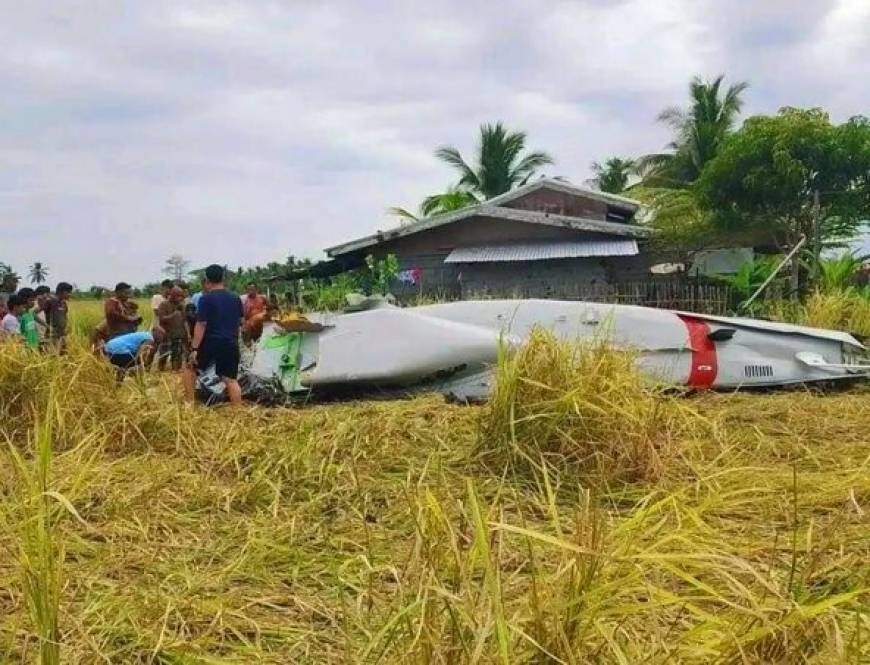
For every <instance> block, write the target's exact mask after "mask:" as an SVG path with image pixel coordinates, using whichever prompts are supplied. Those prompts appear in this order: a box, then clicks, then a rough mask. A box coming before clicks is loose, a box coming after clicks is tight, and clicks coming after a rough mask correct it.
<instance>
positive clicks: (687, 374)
mask: <svg viewBox="0 0 870 665" xmlns="http://www.w3.org/2000/svg"><path fill="white" fill-rule="evenodd" d="M536 328H541V329H544V330H548V331H550V332H552V333H553V334H554V335H556V336H557V337H558V338H559V339H562V340H565V341H572V342H573V341H579V342H583V341H592V340H600V339H602V338H606V339H607V340H608V341H609V342H610V343H612V344H613V345H614V347H616V348H624V349H630V350H631V351H632V352H633V353H636V354H637V358H638V361H637V362H638V366H639V368H640V369H641V371H643V372H644V373H645V374H647V375H649V376H651V377H652V378H654V379H655V380H657V381H661V382H665V383H668V384H673V385H681V386H688V387H690V388H695V389H722V390H733V389H741V388H761V387H774V386H788V385H794V384H809V383H815V382H825V383H827V382H841V381H846V380H855V379H866V378H868V376H870V364H867V362H866V361H864V360H862V358H863V357H864V354H865V351H866V350H865V347H864V346H863V345H862V344H861V343H860V342H859V341H858V340H857V339H856V338H855V337H853V336H852V335H849V334H847V333H843V332H836V331H832V330H821V329H816V328H808V327H803V326H795V325H789V324H784V323H774V322H770V321H762V320H755V319H747V318H730V317H719V316H708V315H704V314H693V313H688V312H678V311H670V310H663V309H652V308H648V307H637V306H631V305H613V304H604V303H591V302H561V301H553V300H485V301H463V302H454V303H445V304H436V305H426V306H421V307H410V308H399V307H394V306H391V305H388V304H386V303H383V302H377V301H375V302H370V303H368V304H367V306H363V307H361V308H360V311H353V312H345V313H334V314H331V313H323V314H314V315H311V316H309V318H308V319H307V320H304V323H302V324H301V326H298V325H297V326H293V325H291V326H289V330H291V331H290V332H288V329H285V328H282V327H280V326H278V325H276V324H272V325H270V326H267V328H266V330H265V331H264V333H263V336H262V338H261V339H260V341H259V342H258V344H257V346H256V348H255V350H254V353H253V357H252V358H251V359H250V360H249V362H248V363H247V367H246V368H245V370H244V372H243V378H244V383H245V385H246V389H247V390H248V391H249V392H250V393H252V394H253V395H257V394H263V391H264V390H265V389H267V388H268V389H269V390H271V392H272V394H273V396H274V395H282V396H286V398H287V401H292V400H293V399H294V398H303V399H304V398H306V397H308V396H312V395H313V396H314V397H317V396H318V395H329V394H335V393H347V392H353V393H354V394H358V395H359V394H362V395H365V394H375V393H378V392H387V393H389V392H392V391H398V392H404V393H413V392H422V391H426V392H440V393H443V394H444V395H447V396H449V397H451V398H455V399H458V400H461V401H478V400H483V399H486V398H487V397H488V396H489V394H490V392H491V390H492V387H493V384H494V379H495V376H494V374H495V369H494V368H495V364H496V361H497V359H498V353H499V348H500V345H502V344H507V345H509V346H510V347H518V346H520V345H522V344H523V343H524V342H525V341H526V340H527V339H528V337H529V335H530V333H531V331H532V330H533V329H536ZM206 384H207V386H206V387H207V389H206V390H205V392H206V394H207V395H208V396H209V397H210V398H212V399H214V398H218V399H219V395H220V393H221V392H222V386H221V385H220V383H219V382H217V381H215V379H214V377H213V378H212V380H211V381H210V382H209V381H206Z"/></svg>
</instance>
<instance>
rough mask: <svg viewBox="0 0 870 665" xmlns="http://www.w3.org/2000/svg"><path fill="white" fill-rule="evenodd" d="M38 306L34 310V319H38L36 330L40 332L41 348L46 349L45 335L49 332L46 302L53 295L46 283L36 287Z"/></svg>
mask: <svg viewBox="0 0 870 665" xmlns="http://www.w3.org/2000/svg"><path fill="white" fill-rule="evenodd" d="M35 293H36V308H35V309H34V310H33V319H34V321H36V330H37V333H38V334H39V348H40V349H43V350H44V349H45V337H46V335H47V334H48V321H46V319H45V303H46V302H48V299H49V298H50V297H51V289H50V288H48V287H47V286H46V285H45V284H40V285H39V286H37V287H36V291H35Z"/></svg>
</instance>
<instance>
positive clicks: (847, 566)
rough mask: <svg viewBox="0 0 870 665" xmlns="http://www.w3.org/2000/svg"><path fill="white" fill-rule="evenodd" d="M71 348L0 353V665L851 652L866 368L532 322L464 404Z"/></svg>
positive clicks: (562, 659) (869, 598)
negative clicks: (325, 392) (808, 373)
mask: <svg viewBox="0 0 870 665" xmlns="http://www.w3.org/2000/svg"><path fill="white" fill-rule="evenodd" d="M80 304H81V301H79V302H75V303H73V316H74V317H77V329H79V328H81V329H82V330H84V329H85V328H86V327H87V326H88V325H92V324H93V323H94V320H98V319H99V308H98V307H96V308H91V307H90V306H89V307H88V308H78V306H79V305H80ZM94 304H95V305H99V303H94ZM813 311H815V310H813ZM824 311H831V312H833V311H834V308H833V307H831V306H829V305H826V306H825V310H824ZM837 312H839V313H838V314H837V316H841V315H842V312H841V311H840V310H837ZM852 315H854V313H852ZM95 317H96V319H95ZM72 346H73V348H72V351H71V354H70V355H69V356H67V357H64V358H55V357H44V356H38V357H37V356H31V355H28V354H26V353H25V351H24V350H23V349H18V348H15V347H12V346H9V345H6V346H4V347H0V423H2V432H3V437H2V438H3V439H4V441H3V442H2V444H0V464H2V465H3V468H5V469H7V470H8V472H7V473H6V474H4V475H3V476H2V480H0V552H2V553H3V556H2V557H0V589H2V591H0V661H2V662H39V663H46V664H48V663H58V662H64V663H66V662H69V663H105V662H111V663H115V662H119V663H120V662H123V663H173V664H182V663H183V664H193V663H203V664H206V663H288V662H294V663H326V662H329V663H375V662H382V663H475V662H480V663H490V662H492V663H543V662H553V663H572V664H575V663H576V664H580V663H671V662H679V663H709V662H717V663H856V664H857V663H864V662H868V659H870V639H868V634H870V633H868V630H870V616H868V604H870V450H868V448H867V429H868V424H870V399H868V397H870V392H868V391H867V389H866V388H856V389H853V390H850V391H845V392H836V393H829V394H824V393H819V392H816V391H810V390H795V391H789V392H775V393H768V394H704V395H695V396H684V395H682V394H674V393H673V392H669V391H661V390H658V389H656V388H655V387H650V386H647V385H646V384H644V382H643V381H641V380H640V378H639V377H638V375H637V374H636V372H635V370H634V368H633V365H632V363H631V358H630V357H629V356H625V355H623V354H620V353H616V352H614V351H613V350H612V349H608V348H606V346H601V347H598V348H594V347H585V348H582V349H576V348H573V347H569V346H565V345H561V344H558V343H555V342H554V341H553V340H552V339H549V338H547V337H546V336H545V335H544V336H539V337H536V338H535V339H533V340H532V342H531V344H530V345H529V346H528V347H527V348H525V349H524V350H523V351H521V352H520V353H518V354H517V355H516V356H513V357H510V358H508V357H505V358H503V359H502V361H501V366H500V368H499V382H498V386H497V389H496V391H495V394H494V396H493V399H492V400H491V402H490V403H489V404H487V405H483V406H473V407H461V406H456V405H451V404H446V403H445V402H444V401H443V399H440V398H437V397H434V396H433V397H420V398H416V399H412V400H404V401H394V402H352V403H346V404H336V405H322V406H309V407H305V408H299V409H266V408H261V407H256V406H249V407H245V409H244V410H243V411H242V412H241V413H237V412H232V411H230V410H228V409H213V410H206V409H202V408H194V407H192V406H190V405H187V404H184V403H183V402H182V401H181V400H180V398H179V394H178V384H177V377H175V376H172V375H165V374H164V375H158V374H152V375H150V376H149V377H147V378H146V379H145V380H142V381H132V380H131V381H127V382H125V384H124V385H122V386H120V387H119V386H117V385H116V383H115V381H114V376H113V374H112V372H111V370H110V368H109V367H108V366H107V365H106V364H105V363H104V362H101V361H100V360H99V359H97V358H94V357H93V356H92V355H91V354H89V353H88V352H87V351H86V349H85V348H84V343H83V340H82V339H81V338H80V337H79V338H77V339H76V340H75V341H74V343H73V345H72ZM578 354H579V355H578ZM578 360H579V361H581V362H577V361H578Z"/></svg>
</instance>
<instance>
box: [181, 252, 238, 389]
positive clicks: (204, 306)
mask: <svg viewBox="0 0 870 665" xmlns="http://www.w3.org/2000/svg"><path fill="white" fill-rule="evenodd" d="M205 287H206V288H205V289H204V293H203V294H202V296H201V297H200V299H199V302H198V303H197V307H196V325H195V326H194V329H193V340H192V341H191V343H190V349H191V354H190V359H189V362H188V368H187V371H186V372H185V374H184V387H185V392H186V393H187V397H188V399H190V400H193V399H194V398H195V390H196V377H197V372H198V371H199V372H204V371H206V370H208V369H209V368H210V367H212V366H214V368H215V373H216V374H217V375H218V376H219V377H220V378H221V379H222V380H223V382H224V385H226V388H227V397H228V398H229V400H230V404H232V405H233V406H239V405H241V403H242V389H241V387H240V386H239V382H238V381H237V379H238V376H239V359H240V353H239V330H240V328H241V323H242V319H243V318H244V312H243V310H242V301H241V299H240V298H239V297H238V296H237V295H236V294H235V293H233V292H232V291H228V290H227V289H226V288H225V287H224V269H223V268H222V267H221V266H219V265H214V264H213V265H210V266H209V267H208V268H206V269H205Z"/></svg>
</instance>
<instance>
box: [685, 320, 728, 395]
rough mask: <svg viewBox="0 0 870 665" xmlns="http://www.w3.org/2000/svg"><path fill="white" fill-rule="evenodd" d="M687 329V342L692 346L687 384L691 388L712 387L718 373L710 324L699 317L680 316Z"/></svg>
mask: <svg viewBox="0 0 870 665" xmlns="http://www.w3.org/2000/svg"><path fill="white" fill-rule="evenodd" d="M680 320H681V321H682V322H683V323H685V324H686V328H687V329H688V331H689V344H690V346H691V347H692V369H691V371H690V372H689V385H690V386H691V387H692V388H701V389H706V388H712V387H713V383H714V382H715V381H716V375H717V374H718V373H719V361H718V359H717V358H716V343H715V342H714V341H713V340H712V339H710V337H709V334H710V326H709V325H707V323H706V322H704V321H702V320H700V319H693V318H691V317H689V316H680Z"/></svg>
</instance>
